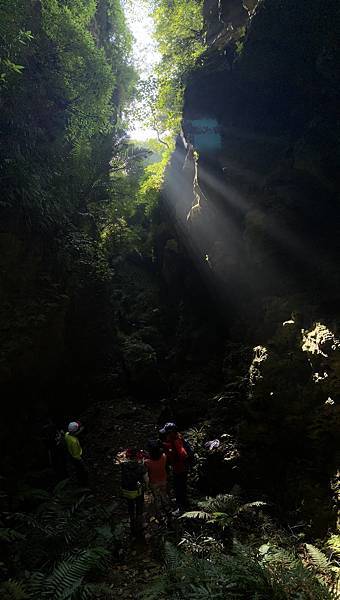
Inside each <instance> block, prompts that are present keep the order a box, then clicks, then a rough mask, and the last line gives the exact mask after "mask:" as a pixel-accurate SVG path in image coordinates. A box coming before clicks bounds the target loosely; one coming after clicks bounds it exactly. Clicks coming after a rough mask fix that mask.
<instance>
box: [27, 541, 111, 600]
mask: <svg viewBox="0 0 340 600" xmlns="http://www.w3.org/2000/svg"><path fill="white" fill-rule="evenodd" d="M109 556H110V554H109V552H108V551H107V550H105V549H104V548H90V549H87V550H81V551H79V552H76V553H74V554H72V555H70V556H68V557H67V559H65V560H63V561H62V562H60V563H59V564H58V565H57V566H56V567H55V569H54V570H53V571H52V573H50V574H49V575H47V576H44V575H42V574H41V573H36V574H34V576H33V577H32V579H31V582H30V591H31V592H32V594H33V597H34V598H37V600H38V599H39V600H40V598H53V599H54V600H66V599H67V598H70V597H71V596H72V595H74V593H75V592H76V591H77V592H78V590H79V589H80V588H81V586H82V583H83V579H84V577H85V576H86V575H87V574H88V573H89V572H90V571H92V570H94V569H100V568H101V567H103V563H105V565H106V559H108V558H109Z"/></svg>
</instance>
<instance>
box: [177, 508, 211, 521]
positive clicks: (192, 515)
mask: <svg viewBox="0 0 340 600" xmlns="http://www.w3.org/2000/svg"><path fill="white" fill-rule="evenodd" d="M179 518H180V519H203V520H204V521H210V520H211V519H212V515H211V514H209V513H207V512H204V511H203V510H189V511H188V512H185V513H183V515H181V516H180V517H179Z"/></svg>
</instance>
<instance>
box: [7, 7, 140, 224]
mask: <svg viewBox="0 0 340 600" xmlns="http://www.w3.org/2000/svg"><path fill="white" fill-rule="evenodd" d="M0 23H1V25H0V36H1V40H2V42H3V43H2V47H3V53H4V56H3V57H2V59H1V60H2V62H1V65H2V67H3V68H2V69H1V72H2V71H3V73H2V76H1V78H2V80H3V81H5V84H4V85H3V86H2V111H1V115H0V126H1V130H2V132H3V134H4V142H5V143H4V144H3V145H2V150H1V151H0V174H1V180H2V181H5V182H6V189H4V190H3V192H4V193H3V197H2V200H3V201H4V202H6V205H7V206H15V207H16V210H18V209H21V210H22V211H24V213H25V218H26V224H28V225H29V226H30V227H33V228H37V225H38V224H39V223H41V222H42V221H43V222H44V225H45V226H51V222H55V220H58V222H60V220H62V217H64V218H65V216H66V215H67V216H68V217H70V216H71V215H72V214H73V213H74V211H77V210H79V208H82V210H84V208H85V207H86V206H87V204H88V203H89V202H91V200H93V199H94V197H96V200H98V186H99V182H101V183H103V182H104V181H105V180H106V181H108V179H109V173H110V165H109V163H110V160H111V158H112V155H113V154H114V150H113V147H112V140H114V139H115V138H117V137H121V123H120V121H121V113H122V109H123V107H124V104H125V103H126V102H127V101H128V100H129V99H130V97H131V95H132V92H133V85H134V82H135V79H136V76H135V73H134V70H133V68H132V66H131V61H130V51H131V35H130V33H129V32H128V31H127V28H126V24H125V20H124V16H123V12H122V9H121V6H120V3H119V1H118V0H101V1H100V2H98V3H97V2H95V1H94V0H89V1H87V0H77V1H74V2H68V1H66V2H58V1H57V0H43V1H42V2H41V4H39V3H36V2H34V1H33V0H29V1H27V2H26V0H15V1H14V2H11V3H6V2H1V4H0ZM112 40H114V42H113V41H112ZM10 72H11V74H10ZM118 152H119V149H118ZM95 192H96V193H95Z"/></svg>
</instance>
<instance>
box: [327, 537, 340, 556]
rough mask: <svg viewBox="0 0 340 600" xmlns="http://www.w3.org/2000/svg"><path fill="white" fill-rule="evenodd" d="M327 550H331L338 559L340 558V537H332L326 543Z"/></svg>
mask: <svg viewBox="0 0 340 600" xmlns="http://www.w3.org/2000/svg"><path fill="white" fill-rule="evenodd" d="M326 546H327V548H329V549H330V550H331V552H332V554H335V556H336V557H337V558H340V535H339V534H335V535H331V537H330V538H329V540H327V542H326Z"/></svg>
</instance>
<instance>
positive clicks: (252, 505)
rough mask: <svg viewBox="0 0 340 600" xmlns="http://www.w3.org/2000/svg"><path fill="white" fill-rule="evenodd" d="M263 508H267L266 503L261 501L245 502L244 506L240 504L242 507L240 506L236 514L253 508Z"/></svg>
mask: <svg viewBox="0 0 340 600" xmlns="http://www.w3.org/2000/svg"><path fill="white" fill-rule="evenodd" d="M263 506H268V504H267V502H262V501H261V500H257V501H255V502H247V503H246V504H242V506H240V508H239V511H238V512H240V513H241V512H246V511H248V510H251V509H253V508H262V507H263Z"/></svg>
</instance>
